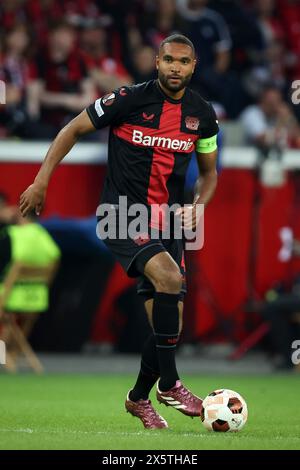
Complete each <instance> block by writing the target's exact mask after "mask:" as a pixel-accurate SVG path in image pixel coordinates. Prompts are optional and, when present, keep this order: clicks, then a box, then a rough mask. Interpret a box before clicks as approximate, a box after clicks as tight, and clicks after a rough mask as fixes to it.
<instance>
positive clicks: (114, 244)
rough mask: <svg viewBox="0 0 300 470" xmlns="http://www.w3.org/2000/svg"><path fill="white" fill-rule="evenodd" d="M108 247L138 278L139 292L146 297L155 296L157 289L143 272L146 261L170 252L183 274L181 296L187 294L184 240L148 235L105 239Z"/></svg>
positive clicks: (132, 274) (126, 269)
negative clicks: (157, 237)
mask: <svg viewBox="0 0 300 470" xmlns="http://www.w3.org/2000/svg"><path fill="white" fill-rule="evenodd" d="M103 242H104V243H105V245H106V246H107V248H109V250H110V251H111V252H112V253H113V254H114V256H115V257H116V259H117V261H119V263H120V264H121V265H122V267H123V268H124V270H125V271H126V273H127V275H128V276H129V277H136V278H138V284H137V293H138V294H139V295H142V296H143V297H144V298H145V299H150V298H153V295H154V292H155V289H154V286H153V284H152V282H150V280H149V279H148V278H147V277H146V276H145V275H144V274H143V273H144V267H145V265H146V263H147V262H148V261H149V260H150V258H152V257H153V256H155V255H156V254H158V253H162V252H168V253H169V254H170V255H171V256H172V258H173V259H174V261H175V262H176V263H177V265H178V266H179V269H180V272H181V274H182V288H181V292H180V298H181V300H183V298H184V295H185V294H186V282H185V263H184V245H183V244H184V242H183V240H175V239H170V240H169V239H168V240H164V239H163V238H162V237H160V238H159V239H150V238H149V237H148V235H145V236H144V237H143V236H141V237H139V238H138V239H136V240H133V239H132V238H126V239H108V238H107V239H105V240H103Z"/></svg>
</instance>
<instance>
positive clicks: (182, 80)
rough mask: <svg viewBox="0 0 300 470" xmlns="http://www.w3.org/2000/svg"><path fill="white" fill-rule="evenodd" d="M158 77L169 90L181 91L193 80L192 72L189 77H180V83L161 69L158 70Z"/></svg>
mask: <svg viewBox="0 0 300 470" xmlns="http://www.w3.org/2000/svg"><path fill="white" fill-rule="evenodd" d="M158 78H159V80H160V83H161V84H162V85H163V86H164V87H165V88H166V89H167V90H169V91H173V92H176V91H180V90H183V88H185V87H186V86H187V85H188V84H189V83H190V81H191V78H192V73H191V74H190V75H188V76H187V77H184V78H182V77H178V83H172V82H171V81H170V79H169V78H168V77H167V76H166V75H164V74H163V73H162V72H161V71H160V70H158Z"/></svg>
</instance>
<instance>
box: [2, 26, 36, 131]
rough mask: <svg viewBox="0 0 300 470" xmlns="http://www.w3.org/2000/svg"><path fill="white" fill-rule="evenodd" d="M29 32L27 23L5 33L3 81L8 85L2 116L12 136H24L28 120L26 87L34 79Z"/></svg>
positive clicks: (3, 122)
mask: <svg viewBox="0 0 300 470" xmlns="http://www.w3.org/2000/svg"><path fill="white" fill-rule="evenodd" d="M30 43H31V37H30V34H29V31H28V30H27V28H26V27H25V26H24V25H23V24H17V25H15V26H13V27H12V28H9V29H8V30H7V32H6V34H5V38H4V45H3V54H2V58H1V60H0V79H1V80H3V81H4V82H5V84H6V105H5V106H3V109H2V113H1V115H0V123H1V124H5V126H6V129H7V131H8V132H9V133H11V134H16V135H20V136H22V135H23V132H22V128H23V124H24V122H25V120H26V87H27V85H28V82H29V79H30V70H31V65H30V60H29V57H30Z"/></svg>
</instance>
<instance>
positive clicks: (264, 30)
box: [245, 0, 292, 99]
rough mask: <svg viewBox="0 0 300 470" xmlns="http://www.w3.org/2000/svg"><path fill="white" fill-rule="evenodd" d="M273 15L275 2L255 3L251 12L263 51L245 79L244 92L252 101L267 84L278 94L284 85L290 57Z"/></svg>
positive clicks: (278, 23)
mask: <svg viewBox="0 0 300 470" xmlns="http://www.w3.org/2000/svg"><path fill="white" fill-rule="evenodd" d="M275 12H276V2H275V0H256V2H255V5H254V13H255V15H256V19H257V24H258V27H259V32H260V35H261V37H262V39H263V43H264V48H263V50H262V51H261V57H260V60H259V61H257V63H256V65H255V67H253V69H252V70H251V71H250V73H248V75H247V77H246V80H245V85H246V87H247V90H248V92H249V93H250V95H251V96H252V97H253V98H254V99H257V97H258V95H259V94H260V93H261V91H262V89H263V88H264V86H266V84H267V83H270V82H271V81H272V83H273V84H274V85H276V86H277V87H278V88H280V89H281V90H282V91H285V90H286V88H287V86H288V85H287V71H288V68H289V66H290V65H291V61H292V58H291V55H290V54H288V51H287V50H286V47H285V33H284V29H283V26H282V23H281V21H280V20H279V18H278V16H277V15H275Z"/></svg>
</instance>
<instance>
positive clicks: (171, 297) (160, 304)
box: [152, 292, 179, 392]
mask: <svg viewBox="0 0 300 470" xmlns="http://www.w3.org/2000/svg"><path fill="white" fill-rule="evenodd" d="M178 301H179V294H165V293H161V292H156V293H155V294H154V301H153V313H152V319H153V330H154V334H155V340H156V348H157V356H158V363H159V370H160V381H159V388H160V390H161V391H163V392H165V391H167V390H170V389H171V388H172V387H173V386H174V385H175V383H176V380H178V379H179V376H178V372H177V369H176V362H175V351H176V344H177V341H178V336H179V310H178Z"/></svg>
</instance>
